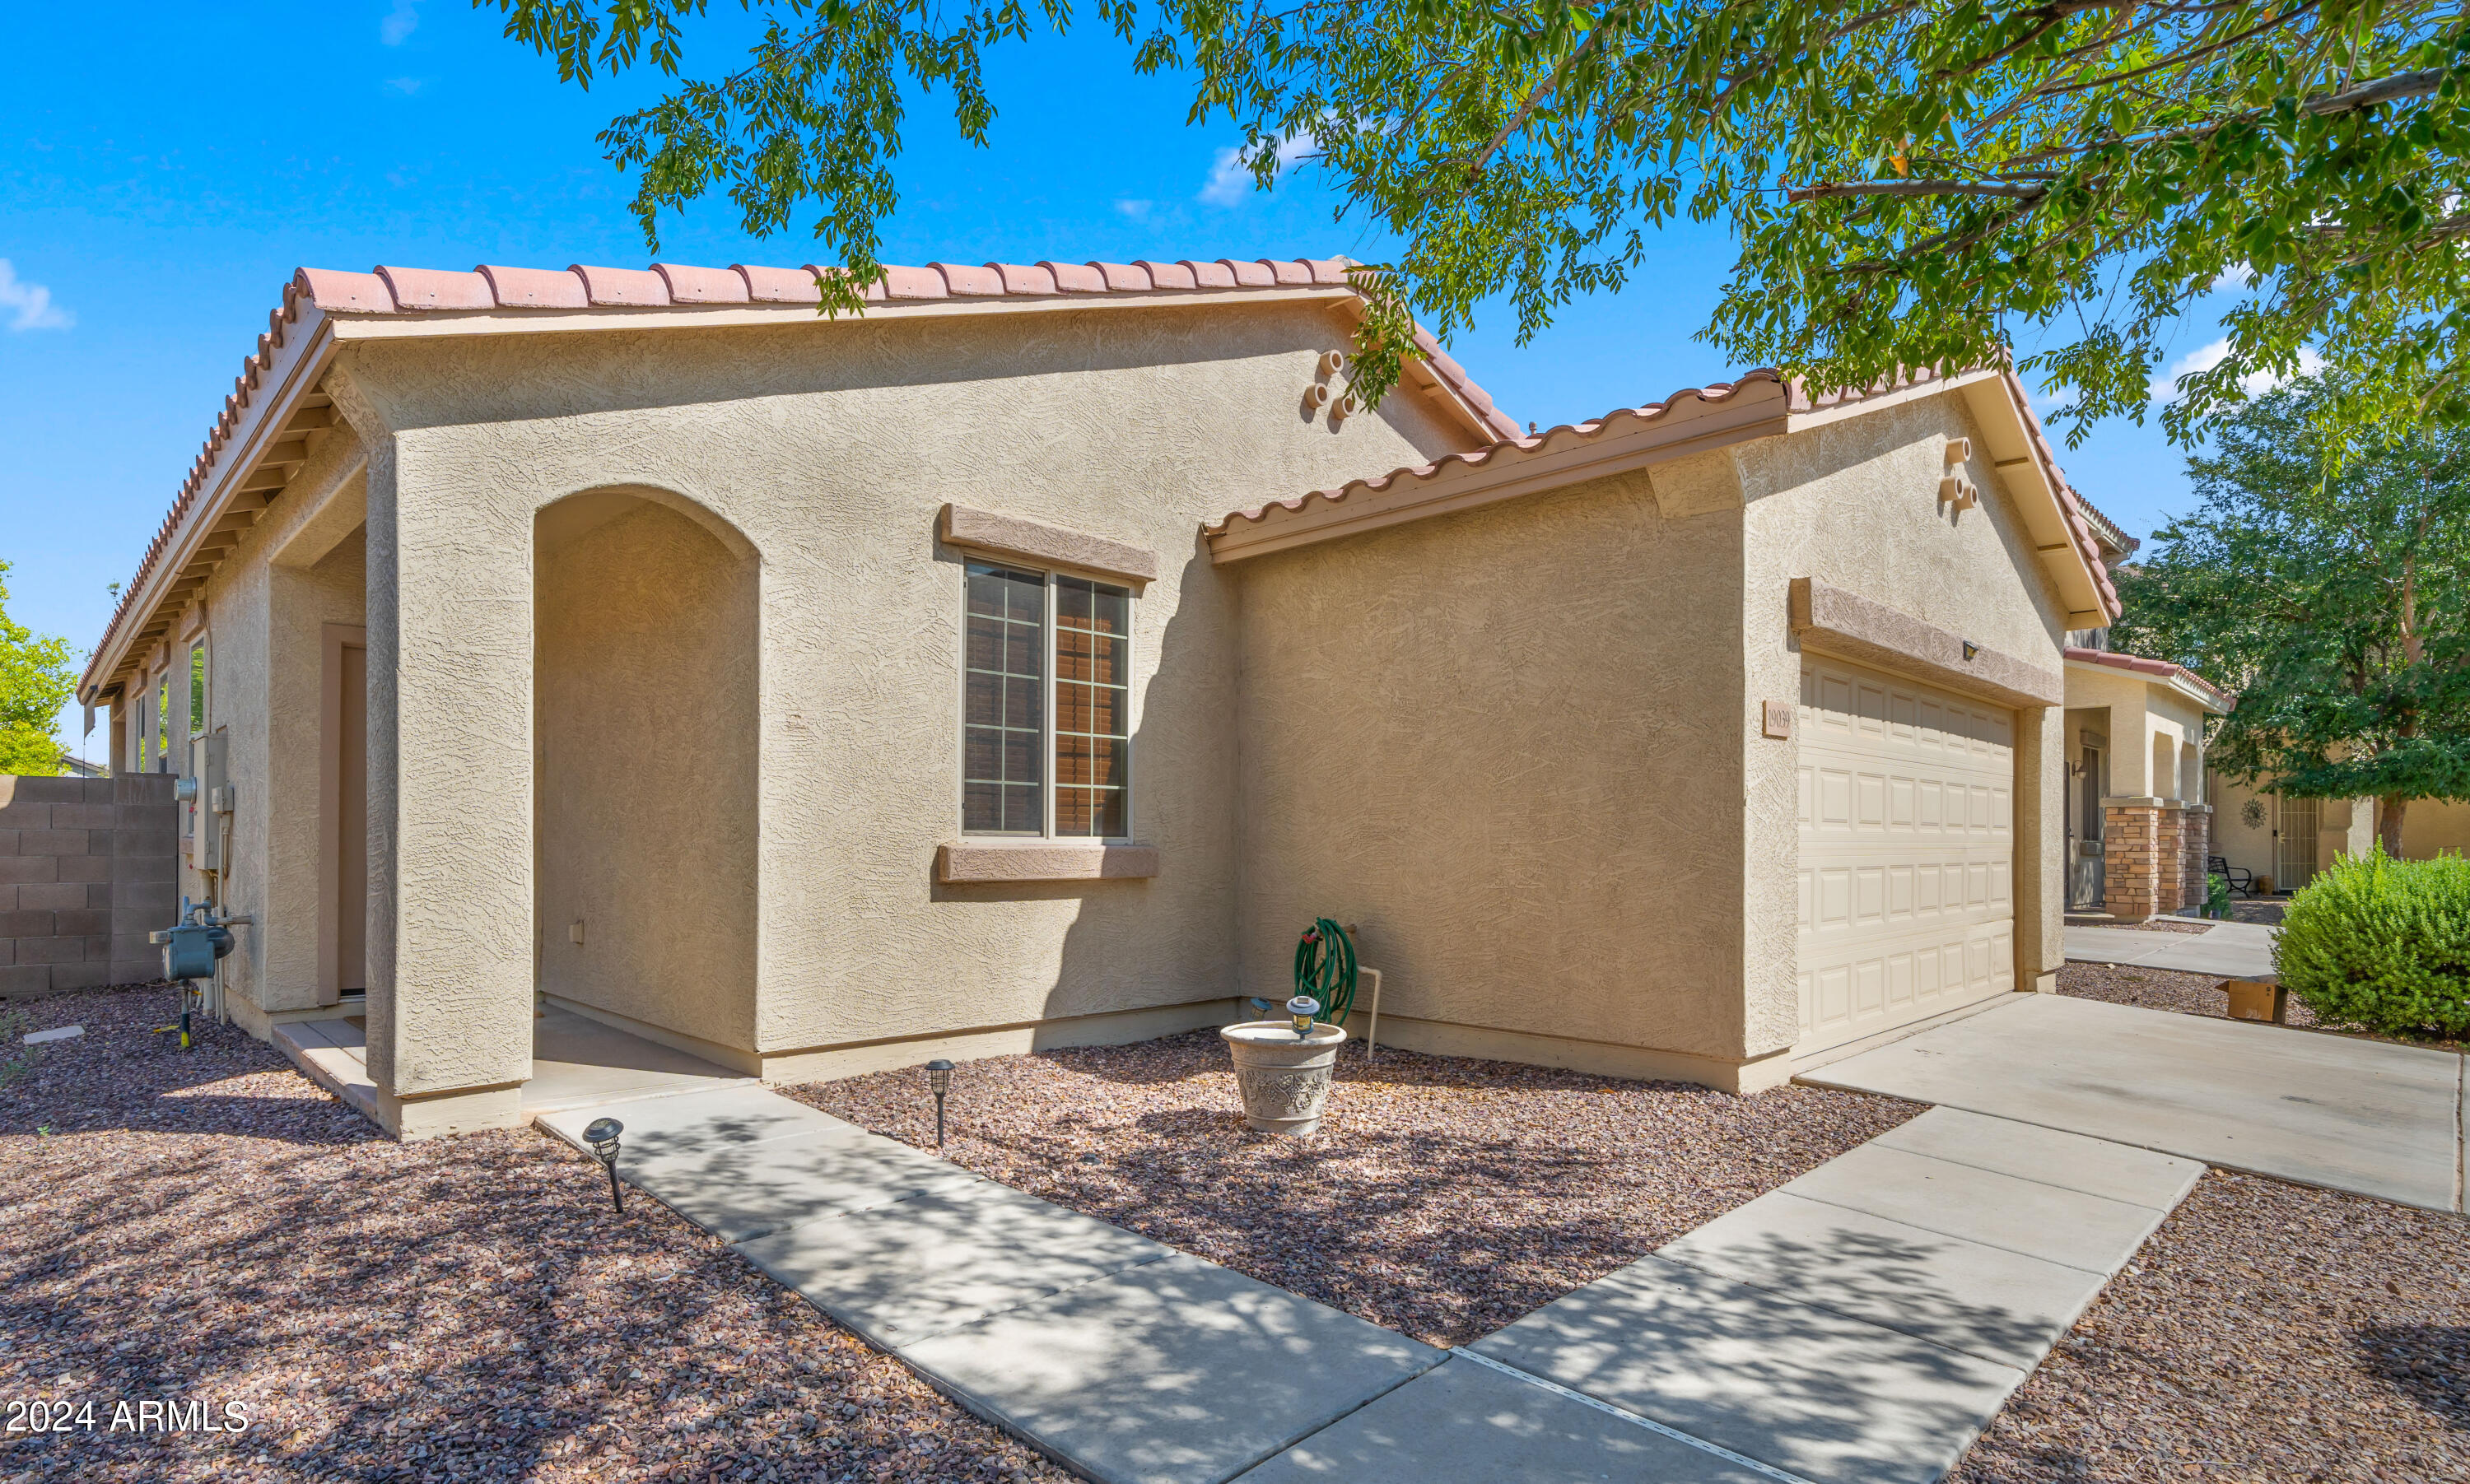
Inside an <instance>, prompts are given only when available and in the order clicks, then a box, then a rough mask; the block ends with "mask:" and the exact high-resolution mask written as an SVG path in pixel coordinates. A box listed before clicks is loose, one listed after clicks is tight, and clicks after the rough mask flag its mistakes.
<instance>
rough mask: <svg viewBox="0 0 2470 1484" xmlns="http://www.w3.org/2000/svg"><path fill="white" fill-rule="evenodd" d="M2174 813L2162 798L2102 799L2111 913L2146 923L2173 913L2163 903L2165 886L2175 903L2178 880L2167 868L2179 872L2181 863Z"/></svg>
mask: <svg viewBox="0 0 2470 1484" xmlns="http://www.w3.org/2000/svg"><path fill="white" fill-rule="evenodd" d="M2172 812H2173V811H2172V810H2171V808H2170V806H2169V805H2168V804H2165V803H2163V802H2162V801H2161V800H2158V799H2151V798H2141V797H2139V798H2133V799H2105V800H2102V801H2101V813H2102V859H2103V867H2102V883H2103V890H2102V906H2103V908H2104V909H2105V910H2107V911H2108V912H2109V915H2110V916H2113V917H2117V918H2119V919H2121V920H2122V921H2128V922H2141V921H2143V920H2144V919H2145V918H2147V917H2150V916H2154V915H2155V913H2159V912H2165V911H2167V910H2168V908H2166V907H2164V906H2163V905H2162V904H2161V898H2162V893H2163V889H2164V886H2165V884H2166V885H2167V887H2168V889H2169V895H2170V898H2171V901H2172V903H2173V904H2174V905H2175V903H2176V901H2177V899H2178V890H2177V883H2176V881H2175V880H2169V879H2168V878H2167V877H2166V876H2165V871H2176V870H2178V865H2179V863H2178V858H2177V844H2178V838H2177V837H2178V831H2177V830H2176V829H2165V825H2164V817H2165V816H2167V815H2169V814H2170V813H2172ZM2165 837H2166V846H2167V857H2166V862H2165Z"/></svg>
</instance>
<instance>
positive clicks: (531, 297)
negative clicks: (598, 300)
mask: <svg viewBox="0 0 2470 1484" xmlns="http://www.w3.org/2000/svg"><path fill="white" fill-rule="evenodd" d="M478 272H479V275H480V276H481V277H482V278H485V279H487V280H488V281H489V291H490V292H491V293H492V294H494V295H495V296H496V298H497V302H498V307H499V308H500V309H590V308H591V307H592V298H591V295H589V294H588V293H586V292H585V291H584V288H583V279H582V277H581V276H580V275H579V274H575V273H571V272H559V271H558V270H557V269H555V268H527V267H498V266H497V265H495V264H488V263H484V264H482V265H480V267H479V268H478Z"/></svg>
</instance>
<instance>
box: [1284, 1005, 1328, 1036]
mask: <svg viewBox="0 0 2470 1484" xmlns="http://www.w3.org/2000/svg"><path fill="white" fill-rule="evenodd" d="M1287 1013H1288V1014H1289V1015H1290V1016H1293V1019H1294V1022H1295V1039H1296V1040H1298V1041H1300V1040H1302V1039H1303V1038H1304V1037H1306V1036H1308V1035H1310V1034H1312V1027H1313V1017H1314V1016H1315V1015H1317V1014H1319V1013H1320V1002H1319V1001H1318V1000H1316V999H1314V998H1313V997H1312V996H1311V995H1308V994H1299V995H1296V996H1295V997H1294V998H1293V999H1292V1000H1289V1001H1288V1002H1287Z"/></svg>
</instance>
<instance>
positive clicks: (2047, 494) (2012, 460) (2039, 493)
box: [1948, 371, 2113, 629]
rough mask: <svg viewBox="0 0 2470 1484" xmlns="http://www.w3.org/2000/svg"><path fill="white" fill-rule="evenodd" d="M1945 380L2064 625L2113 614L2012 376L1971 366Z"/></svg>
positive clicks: (2105, 619)
mask: <svg viewBox="0 0 2470 1484" xmlns="http://www.w3.org/2000/svg"><path fill="white" fill-rule="evenodd" d="M1948 384H1951V385H1952V386H1953V387H1954V389H1955V390H1956V392H1957V394H1958V395H1960V396H1962V397H1963V398H1964V400H1965V405H1966V406H1968V407H1969V408H1970V409H1971V412H1972V417H1973V421H1974V423H1976V424H1977V425H1978V426H1979V427H1980V429H1981V434H1982V441H1983V442H1984V443H1985V444H1986V445H1987V447H1986V448H1984V449H1983V450H1982V452H1984V453H1986V454H1987V455H1988V456H1989V459H1990V464H1991V467H1992V469H1994V470H1996V471H1997V473H1998V475H1999V479H2000V482H2001V483H2002V484H2003V485H2004V486H2005V487H2006V491H2007V496H2008V500H2009V503H2010V504H2011V505H2012V506H2013V507H2014V508H2015V510H2016V513H2017V514H2018V515H2019V516H2020V517H2022V519H2023V522H2024V530H2025V533H2026V534H2027V535H2028V536H2029V537H2031V538H2032V542H2033V550H2034V553H2035V555H2037V556H2038V557H2039V559H2040V562H2041V568H2042V570H2044V571H2045V572H2047V573H2048V574H2049V577H2050V581H2051V583H2052V585H2053V586H2055V587H2056V588H2057V589H2058V594H2059V598H2060V601H2061V602H2062V604H2063V605H2064V606H2065V608H2066V611H2067V612H2066V627H2067V628H2069V629H2098V628H2101V627H2103V626H2104V625H2106V624H2108V623H2109V621H2110V619H2111V617H2112V616H2113V614H2111V613H2110V611H2109V603H2108V600H2107V599H2106V598H2104V597H2103V595H2102V591H2101V574H2100V573H2098V572H2096V571H2094V570H2093V567H2092V563H2091V561H2090V560H2089V559H2087V558H2086V555H2085V551H2084V545H2083V544H2082V542H2081V541H2079V540H2078V538H2077V534H2076V532H2075V531H2074V529H2073V528H2072V526H2071V524H2070V522H2071V520H2072V519H2073V518H2072V517H2070V516H2069V515H2068V513H2067V508H2066V501H2065V500H2064V499H2062V497H2061V496H2060V493H2059V484H2058V475H2057V474H2056V473H2055V472H2054V471H2053V470H2052V469H2051V467H2050V465H2049V463H2048V461H2047V460H2046V459H2045V458H2043V456H2042V455H2041V452H2040V450H2039V439H2038V438H2037V437H2036V435H2035V432H2034V428H2033V424H2032V421H2031V419H2032V412H2031V409H2029V408H2028V407H2026V406H2024V404H2023V402H2022V400H2021V398H2022V392H2021V390H2020V389H2019V388H2018V387H2017V386H2016V382H2015V379H2014V378H2013V377H2011V376H2009V375H2008V374H2007V373H2006V372H2004V371H1974V372H1969V373H1967V374H1966V375H1964V376H1961V377H1957V378H1954V379H1953V380H1952V382H1951V383H1948Z"/></svg>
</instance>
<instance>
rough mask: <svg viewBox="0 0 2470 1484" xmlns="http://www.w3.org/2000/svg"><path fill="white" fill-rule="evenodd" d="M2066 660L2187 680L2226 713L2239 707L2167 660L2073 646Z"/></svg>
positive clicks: (2223, 693) (2220, 690)
mask: <svg viewBox="0 0 2470 1484" xmlns="http://www.w3.org/2000/svg"><path fill="white" fill-rule="evenodd" d="M2066 657H2067V658H2068V659H2070V660H2081V661H2085V662H2086V664H2100V665H2108V666H2109V668H2111V669H2113V670H2132V671H2134V672H2135V673H2136V674H2138V675H2150V676H2153V677H2154V678H2155V679H2157V680H2175V679H2177V678H2179V676H2184V677H2186V679H2187V681H2188V683H2189V684H2193V685H2196V686H2197V687H2199V688H2200V689H2202V691H2203V692H2204V693H2205V694H2206V695H2208V696H2211V697H2212V698H2213V699H2214V700H2215V701H2218V702H2220V703H2221V707H2222V709H2223V710H2225V711H2226V710H2228V709H2229V708H2230V707H2233V706H2235V705H2237V704H2238V698H2237V697H2236V696H2234V695H2232V694H2230V693H2229V692H2228V691H2226V690H2224V689H2223V688H2222V687H2221V686H2219V685H2216V684H2213V683H2212V682H2211V681H2208V680H2206V679H2204V678H2203V677H2202V676H2201V675H2199V674H2197V673H2196V672H2195V671H2193V670H2191V669H2188V668H2187V667H2186V666H2185V665H2183V664H2172V663H2171V662H2170V661H2167V660H2147V659H2145V658H2144V657H2143V656H2142V655H2122V654H2120V653H2118V652H2117V651H2116V650H2114V649H2082V648H2079V647H2077V646H2076V645H2073V644H2069V645H2068V646H2067V647H2066Z"/></svg>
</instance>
